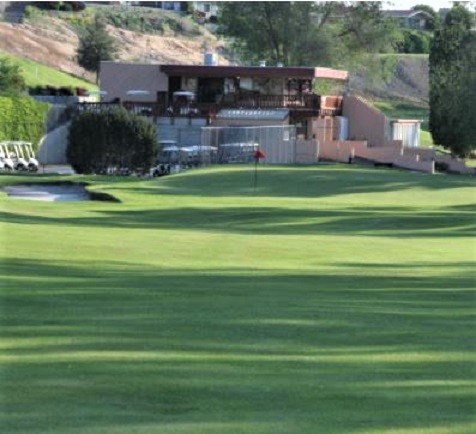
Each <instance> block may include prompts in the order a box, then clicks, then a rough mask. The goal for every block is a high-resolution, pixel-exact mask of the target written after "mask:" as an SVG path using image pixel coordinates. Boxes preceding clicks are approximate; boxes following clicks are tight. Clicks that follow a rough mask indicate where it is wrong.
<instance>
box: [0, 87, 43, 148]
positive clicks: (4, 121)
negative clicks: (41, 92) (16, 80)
mask: <svg viewBox="0 0 476 434" xmlns="http://www.w3.org/2000/svg"><path fill="white" fill-rule="evenodd" d="M48 111H49V104H46V103H42V102H38V101H35V100H34V99H32V98H29V97H24V96H15V97H0V140H25V141H27V142H31V143H32V144H33V146H34V148H35V150H36V149H37V146H38V142H39V141H40V139H41V137H43V136H44V135H45V133H46V119H47V116H48Z"/></svg>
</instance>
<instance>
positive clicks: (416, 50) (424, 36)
mask: <svg viewBox="0 0 476 434" xmlns="http://www.w3.org/2000/svg"><path fill="white" fill-rule="evenodd" d="M402 34H403V41H402V42H401V43H399V44H398V47H397V50H398V52H399V53H408V54H428V53H429V52H430V42H431V38H432V33H431V32H427V31H423V30H411V29H404V30H403V31H402Z"/></svg>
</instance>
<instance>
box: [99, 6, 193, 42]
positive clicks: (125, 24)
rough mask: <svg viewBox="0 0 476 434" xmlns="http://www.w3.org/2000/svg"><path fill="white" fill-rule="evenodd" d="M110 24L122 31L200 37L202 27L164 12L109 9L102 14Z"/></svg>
mask: <svg viewBox="0 0 476 434" xmlns="http://www.w3.org/2000/svg"><path fill="white" fill-rule="evenodd" d="M100 14H101V17H103V18H104V19H105V21H106V22H107V23H108V24H111V25H112V26H114V27H117V28H120V29H126V30H131V31H135V32H142V33H151V34H159V35H164V34H170V33H175V34H181V35H184V36H198V35H200V34H201V29H200V27H199V26H198V25H197V24H196V23H195V22H193V20H192V19H191V18H190V17H179V16H176V15H174V14H168V13H166V12H163V11H160V12H159V11H152V12H151V11H148V10H144V11H141V10H138V9H133V8H131V9H117V8H107V9H103V10H101V12H100Z"/></svg>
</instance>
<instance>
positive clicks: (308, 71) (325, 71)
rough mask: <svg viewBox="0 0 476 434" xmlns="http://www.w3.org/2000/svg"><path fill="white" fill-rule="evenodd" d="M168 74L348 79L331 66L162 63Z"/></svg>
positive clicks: (164, 70)
mask: <svg viewBox="0 0 476 434" xmlns="http://www.w3.org/2000/svg"><path fill="white" fill-rule="evenodd" d="M160 69H161V71H162V72H164V73H165V74H167V75H169V76H170V75H181V76H189V77H192V76H200V77H265V78H301V79H308V80H312V79H314V78H331V79H334V80H347V79H348V76H349V73H348V72H347V71H343V70H338V69H331V68H313V67H296V66H289V67H280V66H218V65H217V66H208V65H162V66H161V67H160Z"/></svg>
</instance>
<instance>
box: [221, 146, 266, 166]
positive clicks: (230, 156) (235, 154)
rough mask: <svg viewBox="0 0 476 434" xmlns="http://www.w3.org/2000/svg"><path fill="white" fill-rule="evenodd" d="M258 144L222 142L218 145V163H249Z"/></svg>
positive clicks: (252, 159)
mask: <svg viewBox="0 0 476 434" xmlns="http://www.w3.org/2000/svg"><path fill="white" fill-rule="evenodd" d="M258 148H259V144H258V143H255V142H240V143H224V144H222V145H219V147H218V162H219V163H250V162H252V161H254V153H255V151H256V150H258Z"/></svg>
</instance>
